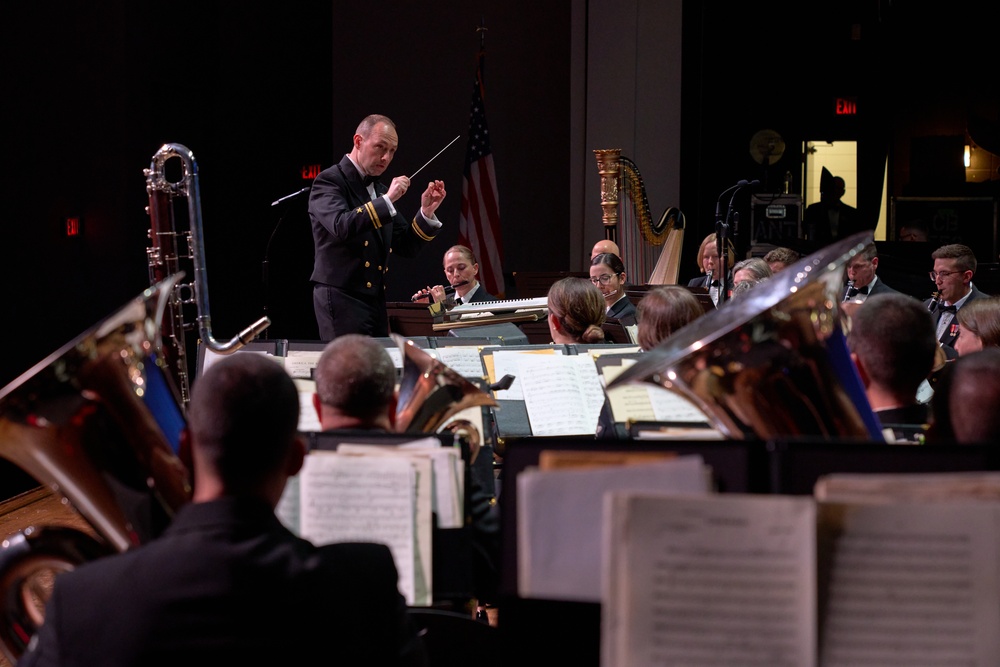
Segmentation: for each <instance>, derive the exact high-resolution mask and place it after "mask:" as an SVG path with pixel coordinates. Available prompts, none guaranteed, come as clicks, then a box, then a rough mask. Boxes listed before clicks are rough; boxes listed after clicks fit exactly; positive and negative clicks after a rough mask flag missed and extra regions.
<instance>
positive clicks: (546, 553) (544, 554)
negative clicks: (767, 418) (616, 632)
mask: <svg viewBox="0 0 1000 667" xmlns="http://www.w3.org/2000/svg"><path fill="white" fill-rule="evenodd" d="M612 490H635V491H649V492H655V491H658V492H668V491H676V492H684V493H707V492H708V491H709V484H708V476H707V475H706V474H705V465H704V461H703V460H702V458H701V457H700V456H680V457H677V458H675V459H672V460H667V461H663V462H658V463H644V464H642V465H609V466H604V467H599V468H585V469H576V470H574V469H560V470H552V471H541V470H524V471H522V472H521V473H519V474H518V476H517V498H518V502H517V563H518V565H517V579H518V582H517V587H518V594H519V595H520V596H521V597H525V598H548V599H554V600H573V601H581V602H599V601H600V600H601V577H602V574H601V571H602V570H601V542H602V539H603V530H604V526H603V524H602V522H601V520H600V517H601V512H602V508H603V500H602V498H603V495H604V493H606V492H608V491H612Z"/></svg>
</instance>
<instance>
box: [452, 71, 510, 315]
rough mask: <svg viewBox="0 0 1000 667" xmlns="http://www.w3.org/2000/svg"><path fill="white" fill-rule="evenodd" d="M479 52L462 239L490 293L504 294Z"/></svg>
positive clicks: (497, 208) (460, 226) (460, 224)
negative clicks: (476, 260) (470, 250)
mask: <svg viewBox="0 0 1000 667" xmlns="http://www.w3.org/2000/svg"><path fill="white" fill-rule="evenodd" d="M484 56H485V54H484V53H483V51H480V52H479V63H478V66H477V68H476V83H475V85H474V86H473V89H472V109H471V111H470V112H469V143H468V145H467V146H466V150H465V175H464V178H463V180H462V213H461V216H460V217H459V220H458V242H459V243H460V244H462V245H466V246H468V247H469V248H471V249H472V252H473V254H475V256H476V259H478V260H479V270H480V273H479V279H480V281H481V282H482V283H483V287H484V288H485V289H486V291H487V292H489V293H490V294H492V295H494V296H496V297H498V298H501V299H502V298H503V296H504V279H503V268H502V267H501V263H502V261H503V238H502V236H501V234H500V205H499V203H498V199H497V181H496V175H495V174H494V172H493V151H492V148H490V130H489V126H488V125H487V124H486V110H485V109H484V107H483V96H484V95H483V60H484Z"/></svg>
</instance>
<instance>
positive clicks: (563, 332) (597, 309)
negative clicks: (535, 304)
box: [548, 278, 605, 344]
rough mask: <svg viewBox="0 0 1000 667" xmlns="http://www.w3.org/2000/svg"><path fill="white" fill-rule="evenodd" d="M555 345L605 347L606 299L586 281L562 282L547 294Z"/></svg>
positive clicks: (594, 286)
mask: <svg viewBox="0 0 1000 667" xmlns="http://www.w3.org/2000/svg"><path fill="white" fill-rule="evenodd" d="M548 307H549V332H550V333H551V334H552V342H554V343H562V344H572V343H603V342H604V329H602V328H601V325H602V324H604V319H605V303H604V295H603V294H601V290H599V289H597V286H596V285H594V284H592V283H591V282H590V280H588V279H587V278H563V279H562V280H557V281H556V282H555V283H553V285H552V287H550V288H549V294H548Z"/></svg>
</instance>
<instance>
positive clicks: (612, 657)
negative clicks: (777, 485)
mask: <svg viewBox="0 0 1000 667" xmlns="http://www.w3.org/2000/svg"><path fill="white" fill-rule="evenodd" d="M606 498H607V501H606V502H607V505H606V508H605V514H604V517H605V521H606V526H607V529H606V531H605V538H604V539H605V542H604V549H605V553H606V554H607V558H606V559H605V561H604V566H605V582H606V587H605V592H604V596H603V600H602V602H603V604H602V608H601V622H602V634H601V652H602V656H601V658H602V660H601V664H602V665H603V666H604V667H639V666H642V667H645V666H646V665H667V664H697V665H704V666H705V667H712V666H717V667H729V666H730V665H769V666H770V665H773V666H778V665H780V666H787V667H811V666H813V665H815V664H816V646H817V639H816V619H817V614H816V606H815V605H816V540H815V517H816V508H815V504H814V503H813V500H812V499H811V498H808V497H802V498H798V497H792V496H783V497H766V496H749V495H741V494H739V495H738V494H721V495H706V496H702V497H683V496H653V495H645V494H630V493H613V494H610V495H609V496H607V497H606Z"/></svg>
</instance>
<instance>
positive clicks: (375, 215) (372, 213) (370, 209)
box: [365, 202, 382, 229]
mask: <svg viewBox="0 0 1000 667" xmlns="http://www.w3.org/2000/svg"><path fill="white" fill-rule="evenodd" d="M365 210H366V211H368V217H369V218H371V219H372V224H373V225H375V229H382V221H381V220H379V219H378V213H377V212H376V211H375V204H374V203H373V202H368V203H367V204H365Z"/></svg>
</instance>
